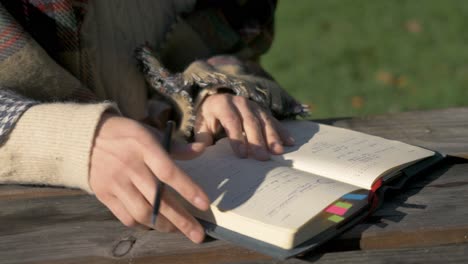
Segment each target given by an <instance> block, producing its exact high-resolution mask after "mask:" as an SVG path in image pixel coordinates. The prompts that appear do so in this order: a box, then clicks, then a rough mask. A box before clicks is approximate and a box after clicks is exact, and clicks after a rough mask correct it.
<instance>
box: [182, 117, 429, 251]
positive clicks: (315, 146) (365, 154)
mask: <svg viewBox="0 0 468 264" xmlns="http://www.w3.org/2000/svg"><path fill="white" fill-rule="evenodd" d="M283 124H284V125H285V127H286V128H288V130H289V131H290V133H291V134H292V135H293V137H294V138H295V140H296V144H295V146H293V147H289V148H286V153H285V154H283V155H278V156H272V159H271V160H270V161H263V162H262V161H256V160H253V159H239V158H237V157H236V156H235V154H234V153H233V152H232V150H231V147H230V144H229V141H228V139H226V138H225V139H222V140H220V141H218V142H217V143H216V144H215V145H214V146H211V147H209V148H208V149H207V150H206V152H205V153H204V154H203V155H202V156H201V157H199V158H197V159H195V160H189V161H180V162H178V164H179V165H180V166H181V167H182V168H183V169H184V170H185V171H186V172H187V173H188V174H189V175H191V177H193V179H194V180H195V182H197V183H198V184H199V185H200V186H201V187H202V188H203V189H204V190H205V191H206V193H207V194H208V196H209V197H210V199H211V201H212V204H211V209H210V210H209V211H208V212H200V211H198V210H196V209H194V208H193V207H191V206H189V205H188V204H187V207H188V208H189V210H190V211H191V212H192V213H193V214H194V215H195V216H196V217H197V218H199V219H200V220H201V221H202V222H203V223H204V224H205V225H206V226H207V230H208V231H210V232H209V234H211V235H214V236H215V237H218V238H226V239H227V240H231V241H234V242H237V243H239V244H241V245H244V246H245V245H247V246H249V245H250V246H249V247H253V249H257V250H260V251H262V252H264V253H267V254H270V255H273V256H277V257H287V256H290V255H294V254H297V253H299V252H300V251H303V250H306V249H308V248H309V247H304V244H307V243H306V242H307V241H314V244H319V243H322V242H324V241H325V240H327V239H330V238H331V237H333V235H337V234H339V232H338V231H339V230H340V229H341V228H344V227H346V225H344V224H345V223H352V222H353V221H350V220H353V218H356V217H357V216H359V215H361V216H362V215H363V213H365V212H367V211H368V210H369V207H370V201H371V199H370V198H371V196H372V195H373V194H374V193H375V191H376V190H377V189H378V187H379V186H381V185H385V184H387V183H389V182H391V181H393V180H395V179H397V178H398V177H402V175H404V174H402V173H401V171H402V169H403V168H406V167H409V166H411V165H412V164H414V163H417V162H418V161H421V160H424V159H428V158H430V157H435V156H436V155H435V154H436V153H435V152H433V151H430V150H427V149H423V148H420V147H416V146H412V145H408V144H405V143H402V142H399V141H392V140H387V139H384V138H381V137H376V136H371V135H367V134H364V133H360V132H355V131H351V130H347V129H342V128H337V127H332V126H327V125H322V124H318V123H314V122H309V121H290V122H285V123H283ZM430 163H431V164H432V162H430ZM428 164H429V163H428ZM348 226H349V225H348ZM325 234H326V235H325ZM301 245H302V246H303V247H302V248H301V250H294V249H295V248H299V247H300V246H301Z"/></svg>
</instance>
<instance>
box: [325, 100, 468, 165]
mask: <svg viewBox="0 0 468 264" xmlns="http://www.w3.org/2000/svg"><path fill="white" fill-rule="evenodd" d="M322 121H324V122H327V123H329V124H332V125H335V126H339V127H344V128H349V129H353V130H357V131H361V132H364V133H368V134H372V135H377V136H381V137H385V138H389V139H395V140H400V141H403V142H407V143H409V144H413V145H419V146H423V147H426V148H429V149H433V150H437V151H439V152H442V153H446V154H451V155H458V156H463V157H465V158H468V108H467V107H465V108H449V109H441V110H432V111H414V112H405V113H398V114H386V115H379V116H368V117H357V118H342V119H340V118H338V119H334V120H322Z"/></svg>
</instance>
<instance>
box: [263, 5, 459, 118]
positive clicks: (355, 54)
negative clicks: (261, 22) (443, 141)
mask: <svg viewBox="0 0 468 264" xmlns="http://www.w3.org/2000/svg"><path fill="white" fill-rule="evenodd" d="M276 15H277V17H276V36H275V41H274V43H273V46H272V48H271V50H270V51H269V52H268V54H267V55H266V56H264V58H263V61H262V63H263V65H264V66H265V68H266V69H267V70H269V71H270V72H271V73H272V75H273V76H274V77H275V78H276V80H277V81H278V82H279V83H280V84H281V85H282V86H283V87H285V88H286V89H287V90H288V91H289V92H290V93H291V94H292V95H294V96H295V97H296V98H298V99H299V100H300V101H301V102H303V103H306V104H310V105H311V108H312V114H313V117H315V118H317V117H320V118H321V117H333V116H349V115H353V116H356V115H367V114H380V113H387V112H399V111H406V110H415V109H434V108H444V107H451V106H462V105H465V106H466V105H468V33H467V29H468V19H467V18H468V1H464V0H444V1H442V0H392V1H371V0H353V1H351V0H349V1H344V0H327V1H311V0H294V1H284V0H283V1H279V7H278V10H277V14H276Z"/></svg>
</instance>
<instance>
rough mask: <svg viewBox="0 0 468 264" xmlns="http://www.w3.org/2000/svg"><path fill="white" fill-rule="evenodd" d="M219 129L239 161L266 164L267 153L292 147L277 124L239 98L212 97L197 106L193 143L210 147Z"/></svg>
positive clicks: (286, 135)
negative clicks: (251, 159)
mask: <svg viewBox="0 0 468 264" xmlns="http://www.w3.org/2000/svg"><path fill="white" fill-rule="evenodd" d="M221 128H224V130H225V131H226V134H227V136H228V137H229V139H230V141H231V147H232V149H233V151H234V152H235V153H236V154H237V155H238V156H239V157H242V158H245V157H247V156H249V155H251V156H253V157H255V158H256V159H258V160H268V159H269V158H270V153H272V154H281V153H283V151H284V148H283V145H288V146H289V145H293V144H294V139H293V138H292V137H291V136H290V135H289V133H288V131H286V129H284V128H283V127H282V125H281V124H280V122H279V121H278V120H276V119H275V118H274V117H272V116H271V114H270V113H269V112H267V111H266V110H264V109H263V108H261V107H260V106H259V105H257V104H256V103H255V102H253V101H250V100H248V99H246V98H244V97H241V96H235V95H231V94H215V95H211V96H209V97H207V98H206V99H205V101H204V102H203V104H202V105H201V106H200V109H199V111H198V113H197V117H196V122H195V141H197V142H203V143H205V144H207V145H211V144H213V137H214V135H215V134H216V133H218V132H219V131H220V130H221ZM244 133H245V136H244Z"/></svg>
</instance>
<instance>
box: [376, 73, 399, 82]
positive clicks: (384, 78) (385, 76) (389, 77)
mask: <svg viewBox="0 0 468 264" xmlns="http://www.w3.org/2000/svg"><path fill="white" fill-rule="evenodd" d="M375 78H376V79H377V81H379V82H381V83H383V84H388V85H391V84H392V83H393V79H394V77H393V74H391V73H389V72H387V71H378V72H377V74H376V76H375Z"/></svg>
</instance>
